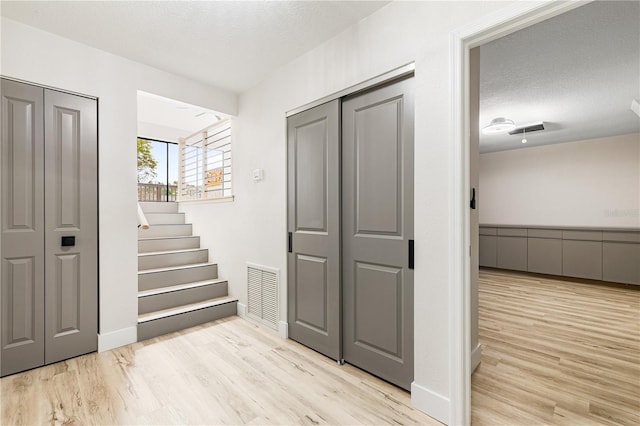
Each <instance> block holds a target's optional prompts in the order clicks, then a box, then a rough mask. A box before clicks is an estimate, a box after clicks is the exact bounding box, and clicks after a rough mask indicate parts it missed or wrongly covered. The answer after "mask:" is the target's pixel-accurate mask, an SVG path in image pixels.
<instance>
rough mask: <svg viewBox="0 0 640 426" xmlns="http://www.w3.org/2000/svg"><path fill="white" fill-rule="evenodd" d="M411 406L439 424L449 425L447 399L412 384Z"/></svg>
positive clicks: (448, 402) (448, 404)
mask: <svg viewBox="0 0 640 426" xmlns="http://www.w3.org/2000/svg"><path fill="white" fill-rule="evenodd" d="M411 404H412V405H413V406H414V407H415V408H417V409H418V410H420V411H423V412H425V413H426V414H427V415H429V416H431V417H433V418H434V419H436V420H438V421H439V422H442V423H444V424H446V425H448V424H449V416H450V405H451V402H450V401H449V398H446V397H444V396H442V395H439V394H437V393H435V392H433V391H430V390H429V389H427V388H425V387H424V386H421V385H419V384H417V383H416V382H413V383H411Z"/></svg>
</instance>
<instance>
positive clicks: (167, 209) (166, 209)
mask: <svg viewBox="0 0 640 426" xmlns="http://www.w3.org/2000/svg"><path fill="white" fill-rule="evenodd" d="M138 203H139V204H140V207H142V211H143V212H144V213H145V214H147V213H178V203H173V202H169V203H167V202H165V201H139V202H138Z"/></svg>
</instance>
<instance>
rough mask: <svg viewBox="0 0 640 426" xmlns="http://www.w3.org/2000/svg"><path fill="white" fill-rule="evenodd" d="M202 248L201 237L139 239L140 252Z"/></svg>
mask: <svg viewBox="0 0 640 426" xmlns="http://www.w3.org/2000/svg"><path fill="white" fill-rule="evenodd" d="M197 248H200V237H198V236H189V237H152V238H140V239H139V240H138V253H153V252H160V251H170V250H184V249H197Z"/></svg>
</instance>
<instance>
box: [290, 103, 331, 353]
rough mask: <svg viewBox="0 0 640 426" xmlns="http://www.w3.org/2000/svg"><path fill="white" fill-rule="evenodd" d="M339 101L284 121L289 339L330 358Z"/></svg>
mask: <svg viewBox="0 0 640 426" xmlns="http://www.w3.org/2000/svg"><path fill="white" fill-rule="evenodd" d="M339 108H340V105H339V101H338V100H336V101H332V102H329V103H326V104H323V105H320V106H317V107H315V108H313V109H310V110H307V111H304V112H301V113H299V114H296V115H293V116H291V117H289V118H288V119H287V161H288V178H287V185H288V190H287V193H288V218H287V222H288V223H287V228H288V232H289V242H288V243H289V253H288V257H287V264H288V274H287V275H288V291H287V297H288V299H287V300H288V310H287V311H288V322H289V337H290V338H291V339H293V340H296V341H298V342H300V343H302V344H304V345H306V346H309V347H310V348H312V349H315V350H316V351H318V352H320V353H323V354H325V355H326V356H328V357H330V358H333V359H336V360H337V359H340V356H341V347H340V343H341V334H340V331H341V329H340V327H341V325H340V170H339V164H340V143H339V142H340V139H339V127H338V121H339V117H340V115H339V114H340V109H339Z"/></svg>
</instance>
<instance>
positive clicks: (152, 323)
mask: <svg viewBox="0 0 640 426" xmlns="http://www.w3.org/2000/svg"><path fill="white" fill-rule="evenodd" d="M237 302H238V299H237V298H235V297H229V296H226V297H218V298H215V299H210V300H205V301H202V302H199V303H192V304H189V305H183V306H180V307H177V308H171V309H164V310H162V311H155V312H149V313H146V314H142V315H139V316H138V341H142V340H147V339H150V338H152V337H156V336H160V335H163V334H167V333H172V332H174V331H178V330H182V329H185V328H189V327H193V326H195V325H199V324H203V323H206V322H209V321H215V320H217V319H220V318H225V317H229V316H232V315H236V312H237Z"/></svg>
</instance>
